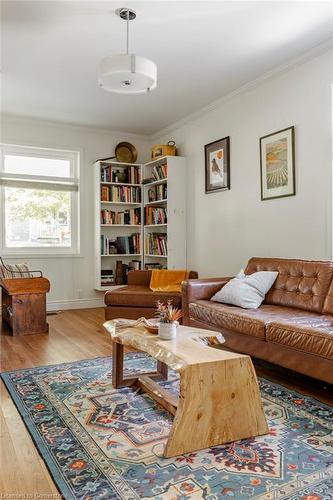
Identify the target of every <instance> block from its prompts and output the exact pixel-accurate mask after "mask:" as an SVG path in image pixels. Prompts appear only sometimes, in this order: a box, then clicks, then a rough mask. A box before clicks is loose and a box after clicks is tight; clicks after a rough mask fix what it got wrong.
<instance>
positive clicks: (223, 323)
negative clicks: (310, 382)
mask: <svg viewBox="0 0 333 500" xmlns="http://www.w3.org/2000/svg"><path fill="white" fill-rule="evenodd" d="M256 271H278V272H279V274H278V277H277V279H276V281H275V283H274V285H273V287H272V288H271V290H270V291H269V292H268V293H267V295H266V298H265V301H264V303H263V304H262V305H261V306H260V307H259V308H258V309H241V308H240V307H236V306H231V305H227V304H220V303H218V302H212V301H210V299H211V297H212V296H213V295H214V294H215V293H216V292H217V291H218V290H220V289H221V288H222V286H223V285H224V284H226V283H227V282H228V281H229V280H230V279H231V278H212V279H200V280H195V281H191V280H187V281H185V282H184V283H183V290H182V293H183V312H184V318H183V323H184V324H185V325H192V326H197V327H201V328H207V329H210V330H218V331H221V332H222V333H223V335H224V337H225V339H226V344H225V346H226V347H228V348H230V349H232V350H235V351H238V352H242V353H245V354H249V355H251V356H255V357H256V358H261V359H264V360H266V361H269V362H271V363H274V364H276V365H280V366H282V367H285V368H289V369H292V370H295V371H297V372H300V373H302V374H305V375H308V376H311V377H314V378H317V379H319V380H323V381H325V382H328V383H333V262H331V261H305V260H291V259H271V258H257V257H255V258H252V259H250V260H249V262H248V264H247V267H246V269H245V274H252V273H254V272H256Z"/></svg>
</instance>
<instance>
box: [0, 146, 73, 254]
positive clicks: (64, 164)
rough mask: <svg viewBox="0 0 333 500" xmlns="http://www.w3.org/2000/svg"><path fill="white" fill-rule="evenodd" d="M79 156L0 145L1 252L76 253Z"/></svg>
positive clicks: (55, 151)
mask: <svg viewBox="0 0 333 500" xmlns="http://www.w3.org/2000/svg"><path fill="white" fill-rule="evenodd" d="M78 191H79V153H78V152H77V151H60V150H54V149H43V148H32V147H25V146H24V147H23V146H12V145H10V146H9V145H3V146H2V151H1V164H0V197H1V199H0V201H1V208H2V210H1V221H0V224H1V236H2V253H3V254H13V255H14V254H44V253H45V254H55V253H64V254H66V253H68V254H71V253H77V252H78V251H79V230H78V222H79V216H78V208H79V201H78Z"/></svg>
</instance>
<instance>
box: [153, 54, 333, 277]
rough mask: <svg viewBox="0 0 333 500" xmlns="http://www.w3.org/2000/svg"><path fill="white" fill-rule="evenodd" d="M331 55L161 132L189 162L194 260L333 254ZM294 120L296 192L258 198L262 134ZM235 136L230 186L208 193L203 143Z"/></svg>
mask: <svg viewBox="0 0 333 500" xmlns="http://www.w3.org/2000/svg"><path fill="white" fill-rule="evenodd" d="M332 55H333V52H332V51H330V52H326V53H325V54H324V55H321V56H319V57H317V58H315V59H313V60H311V61H309V62H306V63H304V64H302V65H300V66H297V67H294V68H293V69H290V70H289V71H288V72H285V73H284V74H280V75H279V76H276V77H275V78H274V79H269V80H266V81H263V82H262V83H261V84H260V85H257V86H255V87H253V88H252V89H250V90H247V91H243V92H240V93H238V95H234V96H233V97H230V98H229V99H225V100H224V102H221V101H220V102H219V103H218V104H216V107H215V109H213V110H212V109H211V110H210V111H209V112H207V113H205V114H202V116H199V117H197V116H196V117H195V118H194V119H192V120H190V121H187V123H185V124H184V125H182V126H180V127H176V126H175V127H174V128H173V129H172V128H171V129H170V128H168V131H167V133H165V134H162V135H161V136H159V137H155V138H154V139H155V140H156V142H157V143H158V142H161V143H165V142H166V141H168V140H169V139H171V138H172V139H174V140H175V141H176V143H177V146H178V148H179V154H182V155H183V156H186V157H187V160H188V174H189V177H188V222H187V228H188V229H187V256H188V266H189V267H190V268H191V269H195V270H198V271H199V273H200V275H201V276H214V275H215V276H218V275H220V276H221V275H229V274H233V273H236V272H237V271H238V270H239V268H240V267H241V266H244V265H246V262H247V260H248V259H249V258H250V257H251V256H270V257H290V258H292V257H295V258H306V259H331V256H332V248H331V247H332V245H331V239H332V230H331V225H332V218H331V202H332V187H331V185H332V179H331V170H332V161H331V144H332V131H331V120H332V106H331V88H332V82H333V78H332ZM291 125H294V126H295V141H296V196H293V197H289V198H281V199H276V200H269V201H261V200H260V163H259V162H260V159H259V137H260V136H263V135H266V134H269V133H271V132H274V131H277V130H281V129H283V128H286V127H289V126H291ZM226 136H230V137H231V190H230V191H222V192H218V193H214V194H205V192H204V189H205V177H204V176H205V168H204V145H205V144H207V143H210V142H212V141H214V140H216V139H220V138H222V137H226Z"/></svg>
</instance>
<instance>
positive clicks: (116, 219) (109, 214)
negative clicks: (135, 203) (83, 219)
mask: <svg viewBox="0 0 333 500" xmlns="http://www.w3.org/2000/svg"><path fill="white" fill-rule="evenodd" d="M101 224H115V225H116V224H124V225H125V224H135V225H136V224H141V208H131V209H130V210H124V211H123V212H113V211H112V210H101Z"/></svg>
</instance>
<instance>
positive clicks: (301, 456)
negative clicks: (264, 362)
mask: <svg viewBox="0 0 333 500" xmlns="http://www.w3.org/2000/svg"><path fill="white" fill-rule="evenodd" d="M153 366H154V361H153V360H152V359H151V358H149V357H147V356H146V355H144V354H139V353H138V354H136V353H135V354H129V355H128V356H127V358H126V369H127V371H128V372H131V373H133V372H141V371H143V369H144V370H147V371H151V370H152V368H153ZM111 367H112V359H111V358H97V359H92V360H85V361H80V362H74V363H66V364H62V365H55V366H46V367H40V368H32V369H27V370H19V371H14V372H6V373H3V374H2V378H3V380H4V382H5V384H6V386H7V388H8V390H9V392H10V394H11V397H12V398H13V400H14V402H15V404H16V406H17V408H18V411H19V412H20V414H21V416H22V418H23V420H24V422H25V425H26V426H27V428H28V430H29V432H30V434H31V436H32V438H33V440H34V442H35V444H36V447H37V448H38V451H39V453H40V454H41V456H42V457H43V459H44V461H45V462H46V464H47V466H48V468H49V470H50V473H51V475H52V477H53V479H54V481H55V483H56V485H57V487H58V489H59V491H60V492H61V493H62V494H63V496H64V498H66V499H80V500H97V499H103V500H111V499H126V500H134V499H152V498H154V499H156V500H199V499H205V500H217V499H230V498H232V499H239V500H245V499H246V500H249V499H262V500H270V499H272V500H277V499H278V500H282V499H290V500H329V499H333V435H332V428H333V410H332V408H330V407H328V406H325V405H324V404H322V403H320V402H318V401H316V400H314V399H311V398H308V397H305V396H302V395H300V394H297V393H295V392H293V391H290V390H287V389H286V388H284V387H282V386H280V385H277V384H275V383H272V382H270V381H268V380H264V379H261V380H260V388H261V394H262V398H263V402H264V408H265V413H266V416H267V419H268V422H269V428H270V432H269V434H268V435H266V436H260V437H258V438H255V439H247V440H243V441H239V442H236V443H231V444H228V445H224V446H217V447H214V448H210V449H206V450H202V451H199V452H195V453H190V454H187V455H184V456H178V457H175V458H172V459H165V458H163V447H164V444H165V442H166V438H167V435H168V432H169V429H170V426H171V422H172V420H171V418H172V417H171V416H170V415H169V413H167V412H166V411H164V410H163V409H162V408H161V407H159V406H158V405H157V404H156V403H154V402H153V401H152V400H151V399H150V398H149V397H148V396H147V395H145V394H143V393H142V392H138V391H137V390H136V389H133V388H124V389H120V390H119V389H118V390H115V389H113V387H112V383H111ZM165 384H166V385H167V386H168V388H169V389H172V390H174V391H177V376H176V374H174V373H172V372H171V376H170V380H169V381H168V382H165V383H164V385H165Z"/></svg>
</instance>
